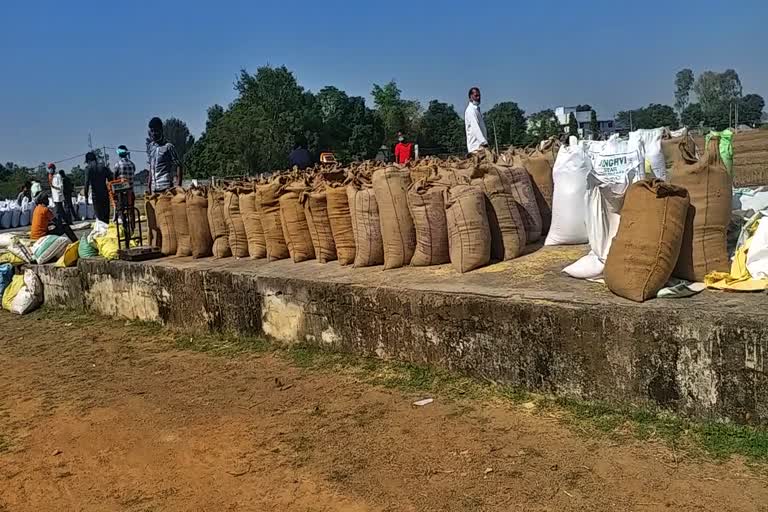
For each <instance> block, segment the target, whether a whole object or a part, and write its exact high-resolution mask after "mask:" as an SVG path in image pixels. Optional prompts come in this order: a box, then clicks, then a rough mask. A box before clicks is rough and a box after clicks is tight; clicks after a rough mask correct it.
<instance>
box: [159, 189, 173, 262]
mask: <svg viewBox="0 0 768 512" xmlns="http://www.w3.org/2000/svg"><path fill="white" fill-rule="evenodd" d="M171 199H173V193H172V192H171V191H170V190H169V191H166V192H163V193H162V194H160V197H158V198H157V203H156V204H155V215H156V216H157V226H158V227H159V228H160V240H161V244H160V252H161V253H163V255H164V256H175V255H176V250H177V249H178V243H177V240H176V225H175V224H174V222H173V209H172V208H171Z"/></svg>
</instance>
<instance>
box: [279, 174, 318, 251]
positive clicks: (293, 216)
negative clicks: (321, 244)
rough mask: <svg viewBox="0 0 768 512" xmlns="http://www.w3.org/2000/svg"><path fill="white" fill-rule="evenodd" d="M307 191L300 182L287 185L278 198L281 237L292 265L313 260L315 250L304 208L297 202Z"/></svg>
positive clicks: (304, 184) (296, 181)
mask: <svg viewBox="0 0 768 512" xmlns="http://www.w3.org/2000/svg"><path fill="white" fill-rule="evenodd" d="M306 189H307V185H306V183H304V182H303V181H302V180H295V181H293V182H291V183H289V184H288V185H287V186H286V187H285V189H284V191H283V194H282V195H281V196H280V199H279V203H280V219H281V223H282V227H283V237H284V238H285V241H286V243H287V245H288V254H289V255H290V256H291V259H292V260H293V262H294V263H299V262H302V261H306V260H311V259H314V258H315V248H314V246H313V245H312V235H311V233H310V232H309V224H307V216H306V215H305V214H304V206H303V205H302V204H301V201H300V200H299V198H300V195H301V194H303V193H304V192H305V191H306Z"/></svg>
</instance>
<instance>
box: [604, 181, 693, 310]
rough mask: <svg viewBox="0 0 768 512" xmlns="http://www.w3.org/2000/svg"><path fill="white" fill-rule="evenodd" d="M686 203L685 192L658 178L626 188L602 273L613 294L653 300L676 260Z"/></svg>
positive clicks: (686, 193)
mask: <svg viewBox="0 0 768 512" xmlns="http://www.w3.org/2000/svg"><path fill="white" fill-rule="evenodd" d="M689 204H690V200H689V197H688V191H687V190H685V189H684V188H682V187H678V186H675V185H672V184H670V183H666V182H664V181H662V180H659V179H651V180H643V181H639V182H637V183H634V184H633V185H631V186H630V187H629V189H628V190H627V193H626V195H625V196H624V206H623V208H622V210H621V221H620V224H619V231H618V233H617V234H616V237H615V238H614V239H613V243H612V244H611V248H610V251H609V252H608V258H607V260H606V263H605V269H604V270H603V276H604V278H605V284H606V285H608V288H609V289H610V290H611V291H612V292H613V293H615V294H616V295H619V296H620V297H624V298H626V299H630V300H634V301H636V302H643V301H644V300H647V299H652V298H654V297H656V294H657V293H658V291H659V290H660V289H661V288H662V287H663V286H664V285H665V284H666V282H667V281H668V280H669V278H670V276H671V275H672V271H673V270H674V268H675V264H676V263H677V259H678V257H679V255H680V246H681V244H682V238H683V230H684V229H685V219H686V215H687V212H688V207H689Z"/></svg>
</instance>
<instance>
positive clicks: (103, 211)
mask: <svg viewBox="0 0 768 512" xmlns="http://www.w3.org/2000/svg"><path fill="white" fill-rule="evenodd" d="M85 165H86V167H87V169H86V171H85V197H86V201H87V200H88V193H89V192H90V193H91V194H92V195H93V211H94V213H95V214H96V218H97V219H99V220H100V221H102V222H106V223H109V188H108V187H107V183H109V182H110V181H111V180H112V172H111V171H110V170H109V169H108V168H107V167H104V166H103V165H101V164H99V162H98V160H96V155H95V154H94V153H93V152H91V151H89V152H88V153H86V154H85Z"/></svg>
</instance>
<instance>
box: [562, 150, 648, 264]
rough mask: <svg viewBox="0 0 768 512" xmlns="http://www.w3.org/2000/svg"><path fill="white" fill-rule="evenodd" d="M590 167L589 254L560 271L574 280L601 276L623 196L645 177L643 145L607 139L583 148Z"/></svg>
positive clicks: (588, 198)
mask: <svg viewBox="0 0 768 512" xmlns="http://www.w3.org/2000/svg"><path fill="white" fill-rule="evenodd" d="M587 147H588V148H590V149H588V151H587V153H588V155H589V158H590V162H591V166H590V170H589V173H588V174H587V196H586V201H587V216H586V224H587V236H588V238H589V246H590V249H591V250H590V252H589V254H587V255H586V256H584V257H583V258H581V259H580V260H578V261H577V262H575V263H574V264H572V265H569V266H568V267H566V268H564V269H563V272H565V273H566V274H568V275H570V276H571V277H575V278H578V279H596V278H599V277H600V276H601V275H602V273H603V267H604V266H605V260H606V258H607V257H608V252H609V249H610V247H611V241H612V240H613V237H614V236H616V233H617V231H618V230H619V222H620V219H621V218H620V212H621V208H622V205H623V204H624V195H625V194H626V191H627V189H628V188H629V186H630V185H631V184H632V183H635V182H637V181H640V180H642V179H643V178H644V176H645V158H644V155H643V153H642V149H643V145H642V144H640V145H636V144H632V143H631V142H629V141H625V140H620V139H619V138H618V137H611V138H610V139H609V140H607V141H602V142H599V143H597V144H593V145H591V146H587Z"/></svg>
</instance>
